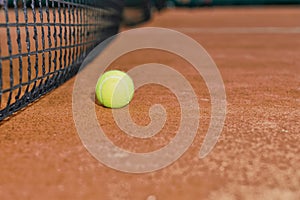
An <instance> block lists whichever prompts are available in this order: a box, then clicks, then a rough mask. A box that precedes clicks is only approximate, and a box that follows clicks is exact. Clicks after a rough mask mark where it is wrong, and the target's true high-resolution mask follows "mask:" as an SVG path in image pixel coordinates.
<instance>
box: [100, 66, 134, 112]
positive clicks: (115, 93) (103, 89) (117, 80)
mask: <svg viewBox="0 0 300 200" xmlns="http://www.w3.org/2000/svg"><path fill="white" fill-rule="evenodd" d="M133 94H134V84H133V81H132V79H131V78H130V76H128V75H127V74H126V73H125V72H122V71H119V70H112V71H108V72H105V73H104V74H103V75H101V76H100V78H99V79H98V82H97V85H96V97H97V100H98V101H99V103H101V104H102V105H103V106H105V107H108V108H121V107H124V106H126V105H127V104H129V103H130V101H131V100H132V97H133Z"/></svg>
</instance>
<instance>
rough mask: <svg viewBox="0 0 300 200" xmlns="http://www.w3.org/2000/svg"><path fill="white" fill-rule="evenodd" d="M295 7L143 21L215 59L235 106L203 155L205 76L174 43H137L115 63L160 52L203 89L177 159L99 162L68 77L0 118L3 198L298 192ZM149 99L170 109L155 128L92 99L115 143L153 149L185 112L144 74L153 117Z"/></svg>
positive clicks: (298, 30)
mask: <svg viewBox="0 0 300 200" xmlns="http://www.w3.org/2000/svg"><path fill="white" fill-rule="evenodd" d="M298 19H300V9H299V7H268V8H262V7H250V8H202V9H191V10H190V9H180V10H166V11H165V12H162V13H160V14H158V15H156V16H155V17H154V19H153V20H152V21H151V22H149V23H147V24H146V25H144V26H159V27H165V28H170V29H175V30H178V31H181V32H183V33H185V34H187V35H188V36H190V37H192V38H193V39H195V40H196V41H198V42H199V43H200V44H201V45H202V46H203V47H204V48H205V49H206V50H207V51H208V53H209V54H210V55H211V57H212V58H213V59H214V61H215V62H216V64H217V65H218V67H219V70H220V73H221V75H222V77H223V80H224V84H225V87H226V93H227V103H228V108H227V117H226V121H225V125H224V129H223V131H222V135H221V137H220V139H219V141H218V143H217V145H216V146H215V148H214V149H213V151H212V152H211V153H210V154H209V155H208V156H207V157H205V158H204V159H199V157H198V153H199V150H200V147H201V144H202V143H203V138H204V137H205V134H206V131H207V129H208V124H209V120H210V98H209V93H208V90H207V88H206V86H205V83H204V81H203V79H202V78H201V77H200V76H199V75H198V74H197V73H196V72H195V70H194V69H193V67H192V66H191V65H190V64H189V63H188V62H186V61H185V60H184V59H182V58H179V57H178V56H176V55H173V54H171V53H167V52H161V51H158V50H140V51H136V52H132V53H129V54H127V55H125V56H122V57H120V58H119V59H117V60H116V61H115V62H114V63H113V64H112V65H111V66H110V68H111V69H120V70H124V71H127V70H129V69H131V68H133V67H134V66H137V65H140V64H144V63H151V62H156V63H163V64H166V65H168V66H172V67H173V68H174V69H176V70H178V71H179V72H180V73H182V74H183V75H184V76H185V77H186V78H187V80H189V82H190V83H191V85H192V86H193V88H194V90H195V92H196V94H197V96H198V103H199V105H200V108H201V124H200V125H199V129H198V132H197V136H196V138H195V140H194V142H193V144H192V146H190V148H189V149H188V151H187V152H186V153H185V154H184V155H183V156H182V157H181V158H180V159H179V160H177V161H176V162H175V163H173V164H172V165H170V166H168V167H166V168H164V169H162V170H159V171H156V172H152V173H146V174H129V173H123V172H119V171H116V170H113V169H110V168H108V167H106V166H105V165H103V164H101V163H100V162H98V161H97V160H96V159H95V158H93V157H92V156H91V155H90V154H89V153H88V152H87V150H86V149H85V148H84V146H83V145H82V142H81V140H80V139H79V136H78V134H77V131H76V128H75V124H74V121H73V116H72V90H73V86H74V81H75V79H74V78H73V79H71V80H70V81H68V82H67V83H65V84H64V85H62V86H61V87H59V88H58V89H56V90H55V91H53V92H51V93H50V94H48V95H46V96H45V97H43V98H42V99H40V100H39V101H38V102H35V103H34V104H32V105H30V106H29V107H27V108H26V109H25V110H24V111H21V112H19V113H18V114H16V115H15V116H13V117H11V118H10V119H8V120H5V121H3V122H2V123H1V124H0V128H1V132H0V152H1V153H0V199H3V200H9V199H43V200H48V199H49V200H50V199H57V200H58V199H74V200H75V199H85V200H88V199H130V200H133V199H144V200H146V199H149V200H150V199H151V200H153V199H157V200H161V199H173V200H175V199H176V200H177V199H178V200H179V199H180V200H189V199H249V200H250V199H286V200H287V199H291V200H296V199H300V192H299V188H300V156H299V155H300V147H299V143H300V134H299V133H300V79H299V77H300V55H299V52H300V20H298ZM149 38H151V35H149ZM154 103H161V104H163V105H164V106H165V108H166V110H167V113H168V119H167V122H166V124H165V126H164V128H163V129H162V130H161V132H159V133H158V134H157V135H156V136H154V137H153V138H151V139H148V140H144V139H136V138H132V137H128V136H126V134H124V133H123V132H122V131H121V130H120V129H119V128H118V127H117V126H116V124H115V122H114V120H113V117H112V113H111V110H110V109H106V108H103V107H101V106H99V105H95V106H96V111H97V116H98V120H99V123H100V124H101V126H102V128H103V130H104V131H106V132H107V133H108V134H107V136H108V138H110V139H111V140H112V141H113V142H114V144H116V145H117V146H119V147H122V148H124V149H127V150H130V151H134V152H149V151H153V150H156V149H159V148H161V147H163V146H165V145H167V144H168V143H169V142H170V140H172V138H173V137H174V136H175V132H176V130H177V128H178V126H179V120H180V108H179V104H178V102H177V101H176V97H175V96H174V95H173V94H172V93H171V92H170V91H169V90H167V89H166V88H163V87H160V86H157V85H148V86H145V87H142V88H140V89H139V90H137V91H136V94H135V97H134V100H133V101H132V103H131V104H130V112H131V115H132V118H133V119H134V121H135V122H136V123H138V124H139V125H144V126H145V125H147V124H148V123H149V122H150V119H149V115H148V110H149V108H150V106H151V105H152V104H154Z"/></svg>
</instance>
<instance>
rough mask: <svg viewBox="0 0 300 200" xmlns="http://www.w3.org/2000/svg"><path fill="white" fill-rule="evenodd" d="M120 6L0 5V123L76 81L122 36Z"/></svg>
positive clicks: (14, 1) (81, 2) (84, 2)
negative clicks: (92, 58)
mask: <svg viewBox="0 0 300 200" xmlns="http://www.w3.org/2000/svg"><path fill="white" fill-rule="evenodd" d="M121 4H122V3H120V4H118V1H116V0H114V1H97V0H94V1H93V0H69V1H60V0H49V1H48V0H39V1H31V0H30V1H28V0H22V1H18V0H11V1H8V0H0V7H1V10H0V121H2V120H3V119H5V118H6V117H8V116H9V115H11V114H13V113H14V112H16V111H18V110H20V109H22V108H23V107H25V106H27V105H28V104H29V103H31V102H33V101H35V100H36V99H38V98H39V97H41V96H43V95H44V94H46V93H48V92H49V91H51V90H53V89H54V88H56V87H58V86H59V85H61V84H62V83H64V82H65V81H67V80H68V79H69V78H71V77H72V76H74V75H75V74H76V73H77V72H78V70H79V68H80V65H81V63H82V62H83V60H84V58H85V57H86V56H87V54H88V53H89V52H90V51H91V50H92V49H93V48H94V47H95V46H96V45H98V44H99V43H100V42H102V41H103V40H105V39H107V38H108V37H110V36H112V35H114V34H116V33H117V32H118V28H119V23H120V15H121V10H120V9H121Z"/></svg>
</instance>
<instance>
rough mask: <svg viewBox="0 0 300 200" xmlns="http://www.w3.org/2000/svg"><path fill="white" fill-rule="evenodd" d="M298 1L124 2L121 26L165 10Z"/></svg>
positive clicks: (296, 0) (294, 2) (298, 1)
mask: <svg viewBox="0 0 300 200" xmlns="http://www.w3.org/2000/svg"><path fill="white" fill-rule="evenodd" d="M297 4H300V0H125V9H124V14H123V24H124V25H127V26H135V25H137V24H140V23H143V22H146V21H148V20H149V19H151V16H152V14H153V12H156V11H161V10H163V9H165V8H175V7H188V8H193V7H202V6H206V7H207V6H259V5H261V6H264V5H297Z"/></svg>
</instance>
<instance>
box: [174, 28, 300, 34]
mask: <svg viewBox="0 0 300 200" xmlns="http://www.w3.org/2000/svg"><path fill="white" fill-rule="evenodd" d="M170 29H173V30H176V31H179V32H183V33H215V34H223V33H227V34H251V33H252V34H253V33H256V34H299V33H300V27H220V28H188V27H186V28H185V27H183V28H170Z"/></svg>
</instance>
